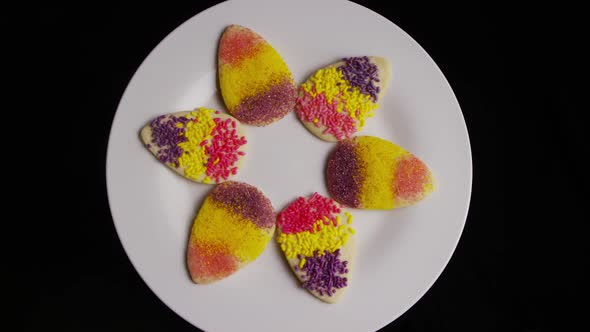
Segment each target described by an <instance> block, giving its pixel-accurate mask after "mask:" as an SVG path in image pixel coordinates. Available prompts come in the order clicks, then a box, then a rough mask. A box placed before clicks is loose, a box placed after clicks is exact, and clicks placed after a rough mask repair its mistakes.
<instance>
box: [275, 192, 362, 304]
mask: <svg viewBox="0 0 590 332" xmlns="http://www.w3.org/2000/svg"><path fill="white" fill-rule="evenodd" d="M351 223H352V215H351V214H350V213H348V212H345V211H343V210H342V209H341V207H340V205H339V204H338V203H336V202H335V201H334V200H332V199H330V198H327V197H323V196H321V195H319V194H318V193H314V194H313V195H311V196H310V197H309V198H305V197H299V198H298V199H296V200H295V201H293V202H292V203H291V204H290V205H289V206H288V207H287V208H285V209H284V210H283V211H281V212H280V213H279V214H278V216H277V242H278V243H279V245H280V247H281V250H282V251H283V254H284V255H285V258H286V259H287V262H288V264H289V266H290V267H291V270H292V271H293V273H294V274H295V276H296V277H297V279H299V281H301V284H302V286H303V288H305V289H307V290H308V291H309V292H310V293H311V294H312V295H313V296H315V297H317V298H318V299H320V300H322V301H324V302H327V303H335V302H337V301H338V300H340V298H341V296H342V294H344V292H345V291H346V289H347V288H348V286H349V283H350V275H351V272H352V267H353V260H354V258H355V243H354V233H355V231H354V229H353V228H352V227H351V226H350V224H351Z"/></svg>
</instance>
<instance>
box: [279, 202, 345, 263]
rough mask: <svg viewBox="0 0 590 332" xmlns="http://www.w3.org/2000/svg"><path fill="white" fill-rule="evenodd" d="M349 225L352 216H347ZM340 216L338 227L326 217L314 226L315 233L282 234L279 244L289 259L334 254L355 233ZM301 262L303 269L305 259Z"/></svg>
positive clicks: (337, 218)
mask: <svg viewBox="0 0 590 332" xmlns="http://www.w3.org/2000/svg"><path fill="white" fill-rule="evenodd" d="M346 216H347V224H350V223H352V215H350V213H347V214H346ZM340 219H341V218H340V215H338V216H337V217H336V221H337V223H336V225H337V226H334V225H333V223H332V222H331V221H330V220H329V219H328V218H327V217H325V216H324V220H318V221H316V223H315V224H314V227H313V231H312V232H310V231H303V232H298V233H290V234H286V233H281V234H280V235H279V236H278V238H277V242H278V243H279V245H280V246H281V249H282V250H283V252H284V253H285V256H286V257H287V259H291V258H295V257H297V256H298V255H301V256H305V257H314V253H315V252H316V251H317V254H318V255H319V256H323V255H324V254H325V253H326V252H334V251H336V250H337V249H339V248H341V247H342V246H344V245H345V244H346V242H347V241H348V237H349V236H350V235H351V234H354V233H355V231H354V229H352V228H351V227H350V226H348V225H346V224H341V223H340ZM301 261H302V262H299V264H300V267H301V268H302V267H303V265H305V258H304V257H303V258H302V259H301Z"/></svg>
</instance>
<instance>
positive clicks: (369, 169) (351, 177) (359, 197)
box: [326, 136, 434, 210]
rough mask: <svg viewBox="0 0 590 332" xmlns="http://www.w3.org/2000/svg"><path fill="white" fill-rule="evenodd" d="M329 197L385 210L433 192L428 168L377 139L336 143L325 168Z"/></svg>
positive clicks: (361, 137) (389, 143)
mask: <svg viewBox="0 0 590 332" xmlns="http://www.w3.org/2000/svg"><path fill="white" fill-rule="evenodd" d="M326 177H327V179H326V180H327V181H326V182H327V185H328V191H329V193H330V196H331V197H332V198H333V199H334V200H336V201H337V202H339V203H341V204H343V205H344V206H348V207H353V208H360V209H381V210H389V209H394V208H399V207H404V206H408V205H412V204H414V203H416V202H418V201H420V200H422V199H423V198H424V197H426V196H427V195H428V194H430V193H431V192H432V191H433V190H434V177H433V176H432V173H431V171H430V169H429V168H428V166H426V164H424V162H422V161H421V160H420V159H418V158H417V157H416V156H414V155H413V154H411V153H409V152H408V151H406V150H404V149H403V148H401V147H399V146H397V145H395V144H393V143H391V142H389V141H387V140H384V139H381V138H378V137H373V136H357V137H353V138H351V139H347V140H343V141H340V142H338V144H337V145H336V149H335V150H334V151H333V152H332V153H331V154H330V156H329V158H328V163H327V169H326Z"/></svg>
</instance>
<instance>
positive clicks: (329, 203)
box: [277, 193, 340, 234]
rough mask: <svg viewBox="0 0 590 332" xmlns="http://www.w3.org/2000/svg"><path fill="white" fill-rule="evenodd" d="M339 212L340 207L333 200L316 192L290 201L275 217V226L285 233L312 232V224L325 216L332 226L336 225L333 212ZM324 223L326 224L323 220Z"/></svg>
mask: <svg viewBox="0 0 590 332" xmlns="http://www.w3.org/2000/svg"><path fill="white" fill-rule="evenodd" d="M338 213H340V208H339V207H338V205H337V204H336V202H334V200H332V199H330V198H327V197H323V196H321V195H320V194H318V193H313V195H312V196H311V197H310V198H309V200H306V199H305V197H299V198H298V199H297V200H295V202H293V203H291V204H290V205H289V206H288V207H287V208H286V209H284V210H283V211H281V213H279V215H278V217H277V226H279V227H280V228H281V232H283V233H285V234H290V233H299V232H304V231H308V232H313V231H314V229H313V226H314V224H315V223H316V222H317V221H318V220H324V217H327V218H328V219H329V220H330V221H331V222H332V223H333V225H334V226H337V223H336V217H335V214H338ZM324 224H326V225H327V224H328V222H326V221H325V220H324Z"/></svg>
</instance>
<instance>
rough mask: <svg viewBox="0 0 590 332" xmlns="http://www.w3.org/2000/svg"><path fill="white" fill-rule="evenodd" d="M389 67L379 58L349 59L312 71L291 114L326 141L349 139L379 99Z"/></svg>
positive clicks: (360, 127)
mask: <svg viewBox="0 0 590 332" xmlns="http://www.w3.org/2000/svg"><path fill="white" fill-rule="evenodd" d="M390 67H391V66H390V64H389V61H387V60H386V59H385V58H381V57H367V56H363V57H350V58H344V59H342V61H339V62H336V63H334V64H332V65H329V66H327V67H325V68H322V69H320V70H318V71H316V72H315V73H314V74H313V75H312V76H311V77H310V78H309V79H308V80H307V81H306V82H305V83H303V84H301V86H300V87H299V96H298V98H297V101H296V106H295V111H296V112H297V116H299V119H300V120H301V122H302V123H303V125H304V126H305V127H306V128H307V129H308V130H309V131H310V132H311V133H312V134H314V135H316V136H317V137H319V138H321V139H323V140H325V141H330V142H335V141H340V140H343V139H347V138H350V137H352V136H353V135H354V134H355V133H357V132H359V131H360V130H361V129H362V128H363V126H364V125H365V122H366V120H367V119H368V118H370V117H372V116H373V111H374V110H375V109H377V107H378V102H379V101H380V100H381V99H382V98H383V95H384V93H385V90H386V88H387V83H388V81H389V76H390V72H391V69H390Z"/></svg>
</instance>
